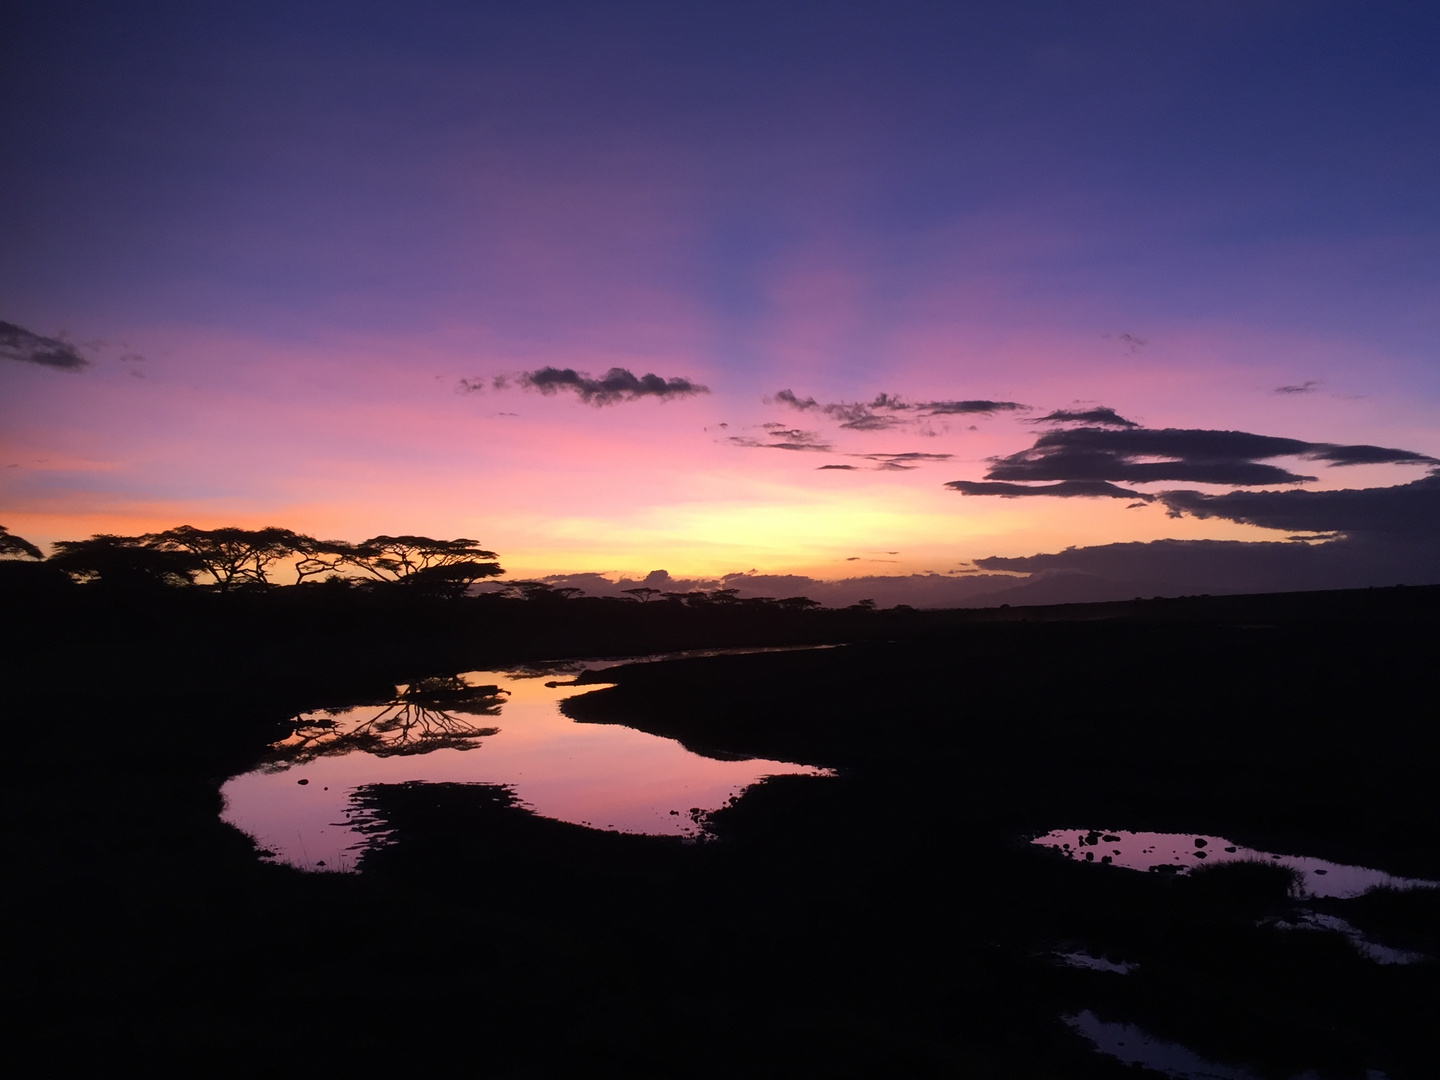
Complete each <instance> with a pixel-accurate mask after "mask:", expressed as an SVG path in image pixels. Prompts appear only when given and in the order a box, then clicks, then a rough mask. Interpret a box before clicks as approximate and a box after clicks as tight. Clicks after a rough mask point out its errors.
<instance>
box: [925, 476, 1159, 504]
mask: <svg viewBox="0 0 1440 1080" xmlns="http://www.w3.org/2000/svg"><path fill="white" fill-rule="evenodd" d="M945 486H946V487H948V488H950V489H952V490H954V491H958V492H960V494H961V495H1002V496H1004V497H1005V498H1010V499H1013V498H1016V497H1019V496H1025V495H1052V496H1059V497H1060V498H1090V499H1093V498H1096V497H1108V498H1112V499H1139V500H1141V501H1142V502H1151V501H1153V500H1154V498H1155V496H1153V495H1146V494H1145V493H1144V492H1141V491H1131V490H1130V489H1129V488H1123V487H1120V486H1119V485H1118V484H1111V483H1107V482H1106V481H1104V480H1061V481H1060V482H1059V483H1056V484H1009V483H1006V482H1004V481H1002V480H951V481H950V482H949V483H948V484H946V485H945Z"/></svg>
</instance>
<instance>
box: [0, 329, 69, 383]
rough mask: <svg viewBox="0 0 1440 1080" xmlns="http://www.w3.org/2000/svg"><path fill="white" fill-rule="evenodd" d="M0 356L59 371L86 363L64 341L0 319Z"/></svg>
mask: <svg viewBox="0 0 1440 1080" xmlns="http://www.w3.org/2000/svg"><path fill="white" fill-rule="evenodd" d="M0 357H3V358H4V359H6V360H20V361H23V362H24V363H28V364H39V365H41V366H42V367H52V368H60V369H61V370H63V371H79V370H80V369H81V368H83V367H85V366H86V365H88V364H89V363H90V361H88V360H86V359H85V358H84V357H83V356H81V355H80V354H79V352H77V351H76V349H75V346H74V345H71V344H70V343H69V342H68V341H61V340H60V339H59V338H48V337H41V336H40V335H39V334H32V333H31V332H30V331H29V330H26V329H25V328H24V327H23V326H16V325H15V324H14V323H8V322H0Z"/></svg>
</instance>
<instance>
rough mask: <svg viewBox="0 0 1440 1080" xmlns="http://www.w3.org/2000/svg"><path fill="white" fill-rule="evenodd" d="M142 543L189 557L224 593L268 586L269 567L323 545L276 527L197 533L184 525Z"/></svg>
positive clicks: (152, 534)
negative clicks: (246, 586) (242, 587)
mask: <svg viewBox="0 0 1440 1080" xmlns="http://www.w3.org/2000/svg"><path fill="white" fill-rule="evenodd" d="M141 539H142V540H144V541H145V543H146V544H147V545H149V546H150V547H153V548H155V549H157V550H159V551H172V552H187V553H189V554H190V555H192V556H193V557H194V558H195V559H196V560H198V561H199V563H200V565H201V567H202V568H203V569H204V571H205V572H206V573H207V574H209V575H210V576H211V577H213V578H214V579H215V584H216V585H218V586H219V587H220V591H221V592H228V591H229V590H230V588H231V587H232V586H234V585H237V584H241V583H250V584H255V585H268V584H270V579H269V577H268V576H267V575H266V570H267V569H268V568H269V567H271V566H273V565H274V564H275V563H277V562H279V561H280V560H281V559H284V558H286V557H288V556H290V555H294V554H296V553H297V552H300V551H302V550H304V549H306V548H307V547H308V546H309V545H319V544H320V543H321V541H319V540H316V539H315V538H314V537H310V536H302V535H300V534H299V533H296V532H292V531H291V530H290V529H280V528H277V527H275V526H273V525H272V526H268V527H266V528H264V529H240V528H236V527H234V526H227V527H225V528H220V529H197V528H195V527H194V526H193V525H180V526H177V527H176V528H173V529H166V530H165V531H164V532H161V533H147V534H146V535H145V536H144V537H142V538H141ZM316 572H319V571H316Z"/></svg>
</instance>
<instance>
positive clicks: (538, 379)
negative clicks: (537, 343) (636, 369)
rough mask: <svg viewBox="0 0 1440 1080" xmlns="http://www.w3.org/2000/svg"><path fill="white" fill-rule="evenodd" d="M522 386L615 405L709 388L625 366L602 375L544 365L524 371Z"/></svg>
mask: <svg viewBox="0 0 1440 1080" xmlns="http://www.w3.org/2000/svg"><path fill="white" fill-rule="evenodd" d="M515 381H516V382H517V383H518V384H519V385H521V386H523V387H526V388H528V389H531V390H539V391H540V392H541V393H542V394H557V393H560V392H561V391H566V392H570V393H573V394H575V395H576V396H577V397H579V399H580V400H581V401H583V402H585V404H587V405H596V406H599V405H615V404H619V403H620V402H625V401H638V400H639V399H641V398H647V397H649V398H659V399H661V400H662V401H665V400H669V399H670V398H682V397H690V396H691V395H693V394H708V393H709V392H710V389H709V387H706V386H701V385H699V384H698V383H693V382H691V381H690V380H689V379H682V378H674V379H663V378H661V377H660V376H659V375H654V374H646V375H635V374H634V373H633V372H631V371H629V370H628V369H626V368H618V367H616V368H611V369H610V370H609V371H607V372H606V373H605V374H604V375H603V376H601V377H600V378H598V379H596V378H591V377H590V376H589V375H588V374H586V373H584V372H580V371H576V370H575V369H574V368H556V367H543V368H537V369H536V370H535V371H524V372H521V373H520V374H519V375H518V376H517V377H516V380H515Z"/></svg>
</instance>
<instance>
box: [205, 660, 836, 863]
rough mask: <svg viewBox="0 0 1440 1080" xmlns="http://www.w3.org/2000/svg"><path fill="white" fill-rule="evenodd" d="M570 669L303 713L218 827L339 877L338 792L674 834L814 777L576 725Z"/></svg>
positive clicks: (501, 674) (477, 679)
mask: <svg viewBox="0 0 1440 1080" xmlns="http://www.w3.org/2000/svg"><path fill="white" fill-rule="evenodd" d="M619 662H620V661H612V662H608V663H588V664H585V665H583V666H584V667H585V668H590V669H597V668H603V667H609V666H612V665H613V664H614V663H619ZM574 674H575V671H573V670H572V671H569V672H565V673H560V674H557V673H556V672H555V671H554V670H550V671H546V672H537V671H508V672H507V671H470V672H465V673H464V674H463V675H460V676H457V677H456V678H455V679H454V680H429V681H428V684H427V685H420V684H416V685H414V686H411V687H400V688H398V689H397V695H396V699H395V700H394V701H393V702H391V703H385V704H377V705H369V706H364V707H361V708H355V709H346V710H343V711H336V712H334V713H329V712H316V713H308V714H305V715H304V716H302V717H300V718H299V721H300V723H299V726H298V727H297V734H296V735H294V736H292V737H291V738H289V739H286V740H284V741H283V742H281V743H277V744H275V745H274V746H273V747H272V755H271V757H270V758H269V759H268V760H267V761H266V762H265V763H264V764H263V765H261V766H260V767H259V768H257V769H255V770H254V771H252V772H248V773H245V774H243V775H240V776H236V777H234V778H232V779H231V780H229V781H228V782H227V783H226V784H225V786H224V787H223V788H222V789H221V792H222V794H223V796H224V798H225V810H224V814H223V817H224V820H225V821H227V822H229V823H230V824H232V825H235V826H236V827H238V828H240V829H242V830H243V831H245V832H247V833H249V834H250V835H251V836H252V837H254V838H255V840H256V841H257V842H259V844H260V845H261V847H262V848H264V849H267V850H268V851H270V852H272V853H273V854H274V857H275V858H276V859H278V860H280V861H283V862H287V863H290V864H292V865H294V866H299V867H302V868H306V869H323V870H342V869H347V868H349V867H351V866H353V865H354V863H355V860H356V857H357V854H358V850H359V849H360V848H361V847H362V846H363V845H364V844H365V843H367V842H369V841H368V840H367V838H366V837H365V836H364V835H363V834H362V833H361V832H359V830H358V829H356V828H355V827H354V825H353V824H352V821H351V820H350V819H351V816H352V815H353V813H354V808H353V805H352V803H351V798H350V796H351V794H352V793H353V792H354V791H355V789H356V788H358V787H361V786H363V785H366V784H391V783H402V782H405V781H415V780H419V781H434V782H446V783H487V784H504V785H506V786H508V787H510V788H511V789H512V790H513V791H514V792H515V794H516V795H517V796H518V798H519V799H520V800H521V802H523V803H524V804H525V805H526V806H528V807H529V808H530V809H532V810H534V811H535V812H536V813H538V814H540V815H542V816H544V817H549V818H557V819H559V820H561V821H568V822H573V823H575V824H579V825H589V826H592V827H594V828H598V829H616V830H619V831H621V832H631V833H648V834H654V835H667V836H676V835H678V836H685V835H694V834H695V832H696V831H697V830H698V826H697V824H696V822H695V820H694V818H693V816H692V811H701V812H704V811H709V810H714V809H716V808H717V807H719V806H721V805H723V804H724V803H726V802H727V801H728V800H729V799H730V798H731V797H733V796H736V795H738V794H739V793H740V792H741V791H743V790H744V789H745V788H746V787H748V786H749V785H751V784H753V783H755V782H756V781H757V780H760V779H762V778H763V777H766V776H774V775H779V774H787V773H788V774H794V773H800V774H810V775H824V774H826V770H823V769H817V768H813V767H810V766H806V765H796V764H791V763H787V762H782V761H767V760H764V759H758V758H749V759H743V760H718V759H716V758H711V757H704V756H702V755H700V754H696V753H693V752H691V751H690V750H687V749H686V748H685V747H683V746H682V745H681V744H680V743H678V742H676V741H674V740H672V739H665V738H660V737H658V736H655V735H648V734H646V733H644V732H641V731H636V730H634V729H632V728H627V727H622V726H619V725H611V724H580V723H576V722H575V721H573V720H571V719H570V718H569V717H567V716H564V715H563V714H561V712H560V708H559V705H560V702H561V701H563V700H564V699H565V698H567V697H571V696H573V695H575V694H576V693H580V692H588V691H590V690H595V689H599V687H600V685H604V684H587V685H586V686H585V687H583V688H577V687H575V686H573V685H567V684H566V683H568V680H569V679H570V678H572V677H573V675H574ZM557 681H559V682H560V684H559V685H557Z"/></svg>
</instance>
